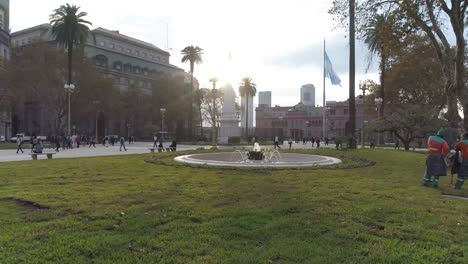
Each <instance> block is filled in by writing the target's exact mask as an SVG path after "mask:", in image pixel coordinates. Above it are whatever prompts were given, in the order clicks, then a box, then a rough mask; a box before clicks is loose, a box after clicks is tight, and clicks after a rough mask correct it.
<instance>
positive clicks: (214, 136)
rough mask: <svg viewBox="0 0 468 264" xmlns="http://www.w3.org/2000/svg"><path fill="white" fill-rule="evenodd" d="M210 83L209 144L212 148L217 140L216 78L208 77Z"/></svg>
mask: <svg viewBox="0 0 468 264" xmlns="http://www.w3.org/2000/svg"><path fill="white" fill-rule="evenodd" d="M210 83H211V84H212V85H213V88H212V89H211V94H212V95H211V96H212V107H211V109H212V115H211V116H212V124H211V128H212V131H211V145H212V147H213V148H215V147H216V145H217V144H216V142H217V141H218V135H217V130H218V129H217V126H216V124H217V121H216V110H217V109H216V83H218V78H216V77H213V78H210Z"/></svg>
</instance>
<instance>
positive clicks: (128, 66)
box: [124, 63, 132, 72]
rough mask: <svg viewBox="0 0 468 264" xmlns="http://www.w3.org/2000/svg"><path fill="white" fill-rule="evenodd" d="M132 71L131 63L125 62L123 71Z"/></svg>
mask: <svg viewBox="0 0 468 264" xmlns="http://www.w3.org/2000/svg"><path fill="white" fill-rule="evenodd" d="M131 71H132V65H131V64H129V63H127V64H125V65H124V72H131Z"/></svg>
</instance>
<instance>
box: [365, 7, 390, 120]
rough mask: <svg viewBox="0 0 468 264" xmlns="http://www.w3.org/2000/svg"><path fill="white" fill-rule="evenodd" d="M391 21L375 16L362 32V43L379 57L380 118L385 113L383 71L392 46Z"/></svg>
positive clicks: (381, 15) (383, 15)
mask: <svg viewBox="0 0 468 264" xmlns="http://www.w3.org/2000/svg"><path fill="white" fill-rule="evenodd" d="M391 26H392V24H391V19H390V16H389V15H388V14H375V15H374V17H372V18H371V20H370V22H369V25H368V27H367V29H366V31H365V32H364V43H366V45H367V47H368V48H369V51H370V52H372V53H375V54H378V55H379V57H380V63H379V64H380V65H379V67H380V94H379V97H380V98H382V105H381V107H380V116H383V115H384V111H385V103H386V102H385V70H386V66H387V58H388V56H389V55H388V53H389V49H390V46H391V45H392V42H394V41H392V36H393V35H392V28H391Z"/></svg>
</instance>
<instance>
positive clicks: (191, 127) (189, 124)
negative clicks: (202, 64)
mask: <svg viewBox="0 0 468 264" xmlns="http://www.w3.org/2000/svg"><path fill="white" fill-rule="evenodd" d="M192 95H193V70H192V71H191V73H190V91H189V107H190V108H189V112H188V114H189V118H188V131H189V139H192V135H193V134H192V132H193V131H192V130H193V123H192V118H193V112H192V111H193V100H192V98H193V96H192Z"/></svg>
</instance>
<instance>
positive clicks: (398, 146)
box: [395, 139, 400, 149]
mask: <svg viewBox="0 0 468 264" xmlns="http://www.w3.org/2000/svg"><path fill="white" fill-rule="evenodd" d="M395 149H400V140H399V139H397V140H396V141H395Z"/></svg>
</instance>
